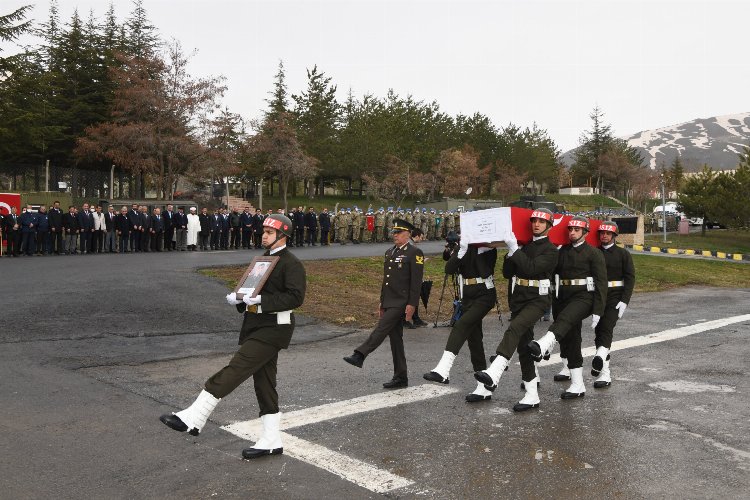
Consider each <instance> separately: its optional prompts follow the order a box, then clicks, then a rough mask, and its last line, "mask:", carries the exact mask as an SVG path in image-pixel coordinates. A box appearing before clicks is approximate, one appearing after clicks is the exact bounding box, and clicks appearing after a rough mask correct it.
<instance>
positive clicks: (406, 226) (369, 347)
mask: <svg viewBox="0 0 750 500" xmlns="http://www.w3.org/2000/svg"><path fill="white" fill-rule="evenodd" d="M393 224H394V225H393V230H392V237H393V243H394V246H393V247H391V248H389V249H388V251H386V252H385V260H384V262H383V283H382V285H381V286H380V305H379V306H378V309H379V315H380V319H379V320H378V324H377V326H376V327H375V329H374V330H373V331H372V333H370V336H369V337H368V338H367V340H365V342H364V343H363V344H362V345H360V346H359V347H357V348H356V349H355V350H354V353H353V354H352V355H351V356H346V357H345V358H344V361H346V362H347V363H349V364H351V365H354V366H356V367H359V368H362V364H363V363H364V361H365V358H366V357H367V355H368V354H370V353H371V352H372V351H374V350H375V349H377V348H378V346H380V344H382V343H383V340H385V338H386V337H389V339H390V342H391V354H392V356H393V379H391V380H390V381H388V382H386V383H384V384H383V388H385V389H395V388H398V387H406V386H408V385H409V379H408V373H407V367H406V353H405V352H404V338H403V333H404V318H406V320H407V321H411V320H412V316H413V315H414V312H415V311H416V310H417V306H418V305H419V294H420V292H421V290H422V276H423V275H424V254H423V253H422V250H420V249H419V248H417V247H416V246H414V245H413V244H411V232H412V231H413V230H414V226H413V225H411V224H410V223H408V222H406V221H405V220H401V219H395V220H394V221H393Z"/></svg>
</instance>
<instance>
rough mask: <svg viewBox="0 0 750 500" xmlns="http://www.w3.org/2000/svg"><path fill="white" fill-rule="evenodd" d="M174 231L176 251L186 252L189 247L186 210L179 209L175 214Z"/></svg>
mask: <svg viewBox="0 0 750 500" xmlns="http://www.w3.org/2000/svg"><path fill="white" fill-rule="evenodd" d="M173 222H174V230H175V233H176V234H175V239H176V240H177V241H176V243H175V249H176V250H179V251H181V252H184V251H185V248H186V246H187V215H185V208H184V207H178V208H177V213H176V214H174V220H173Z"/></svg>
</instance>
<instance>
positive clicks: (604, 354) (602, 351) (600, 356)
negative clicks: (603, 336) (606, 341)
mask: <svg viewBox="0 0 750 500" xmlns="http://www.w3.org/2000/svg"><path fill="white" fill-rule="evenodd" d="M608 357H609V349H607V348H606V347H603V346H600V347H597V348H596V354H594V359H592V360H591V375H592V376H594V377H596V376H598V375H599V372H600V371H601V369H602V366H604V360H605V359H608Z"/></svg>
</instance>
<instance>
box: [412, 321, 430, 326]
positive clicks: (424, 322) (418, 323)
mask: <svg viewBox="0 0 750 500" xmlns="http://www.w3.org/2000/svg"><path fill="white" fill-rule="evenodd" d="M414 325H415V326H427V322H426V321H424V320H422V319H415V320H414Z"/></svg>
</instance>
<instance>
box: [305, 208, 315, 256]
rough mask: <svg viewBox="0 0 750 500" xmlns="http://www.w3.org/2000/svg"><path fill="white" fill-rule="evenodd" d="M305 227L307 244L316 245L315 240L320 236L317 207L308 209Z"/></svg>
mask: <svg viewBox="0 0 750 500" xmlns="http://www.w3.org/2000/svg"><path fill="white" fill-rule="evenodd" d="M304 221H305V229H306V230H307V242H306V243H307V246H310V245H312V246H316V245H315V241H316V240H317V236H318V214H316V213H315V209H314V208H313V207H310V208H308V209H307V213H306V214H305V216H304Z"/></svg>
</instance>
